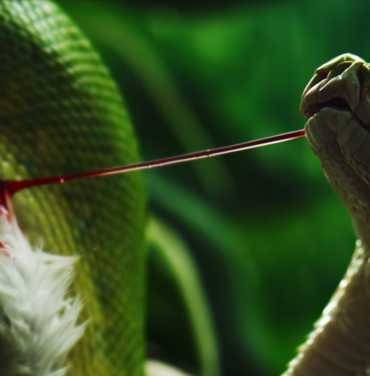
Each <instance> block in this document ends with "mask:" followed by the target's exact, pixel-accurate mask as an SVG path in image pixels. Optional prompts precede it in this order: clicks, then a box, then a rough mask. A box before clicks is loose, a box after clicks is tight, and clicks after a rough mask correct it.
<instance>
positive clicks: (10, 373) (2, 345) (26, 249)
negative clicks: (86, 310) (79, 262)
mask: <svg viewBox="0 0 370 376" xmlns="http://www.w3.org/2000/svg"><path fill="white" fill-rule="evenodd" d="M76 259H77V258H76V257H66V256H56V255H51V254H48V253H45V252H43V251H42V250H41V249H32V248H31V246H30V244H29V242H28V240H27V239H26V238H25V236H24V235H23V233H22V232H21V230H20V229H19V227H18V224H17V222H16V220H15V218H14V219H13V220H11V221H10V222H9V221H8V220H7V219H5V218H4V217H3V216H2V215H0V375H1V376H18V375H32V376H63V375H65V373H66V371H67V368H66V365H65V360H66V356H67V354H68V352H69V350H70V349H71V348H72V347H73V345H74V344H75V343H76V342H77V341H78V339H79V338H80V337H81V336H82V334H83V331H84V327H85V325H76V321H77V318H78V315H79V312H80V310H81V306H82V304H81V300H80V299H78V298H76V299H71V298H68V297H67V296H66V295H67V292H68V288H69V286H70V283H71V278H72V271H73V265H74V263H75V262H76Z"/></svg>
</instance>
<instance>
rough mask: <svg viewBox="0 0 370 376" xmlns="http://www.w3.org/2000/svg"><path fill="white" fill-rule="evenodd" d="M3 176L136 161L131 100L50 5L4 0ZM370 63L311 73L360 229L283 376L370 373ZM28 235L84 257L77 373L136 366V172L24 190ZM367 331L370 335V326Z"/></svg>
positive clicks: (317, 148)
mask: <svg viewBox="0 0 370 376" xmlns="http://www.w3.org/2000/svg"><path fill="white" fill-rule="evenodd" d="M0 67H1V75H0V129H1V131H0V155H1V159H0V173H1V177H2V179H24V178H36V177H43V176H52V175H57V174H58V175H59V174H68V173H73V172H79V171H86V170H93V169H98V168H104V167H112V166H114V165H122V164H131V163H135V162H137V161H138V159H139V153H138V145H137V142H136V138H135V134H134V132H133V129H132V127H131V125H130V120H129V117H128V114H127V112H126V111H125V105H124V102H123V101H122V98H121V96H120V95H119V93H118V90H117V88H116V86H115V84H114V82H113V80H112V78H111V77H110V74H109V73H108V71H107V70H106V68H105V67H104V65H103V64H102V62H101V61H100V58H99V57H98V55H97V54H96V53H95V52H94V50H93V48H92V47H91V45H90V44H89V42H88V41H87V39H86V38H85V37H84V36H83V35H82V34H81V32H80V31H79V30H78V29H77V28H76V27H75V26H74V25H73V23H72V22H71V21H70V20H69V19H68V17H67V16H66V15H64V13H63V12H62V11H61V10H60V9H59V8H58V7H57V6H56V5H55V4H53V3H52V2H49V1H46V0H44V1H27V0H24V1H4V0H3V1H0ZM369 87H370V68H369V65H367V64H366V63H365V62H364V61H363V60H362V59H360V58H358V57H356V56H354V55H350V54H346V55H343V56H340V57H338V58H336V59H334V60H332V61H330V62H329V63H327V64H325V65H324V66H322V67H321V68H319V69H318V70H317V71H316V74H315V76H314V78H313V79H312V80H311V82H310V83H309V84H308V86H307V88H306V90H305V92H304V94H303V99H302V108H301V110H302V113H303V114H304V115H305V116H306V117H307V118H308V119H309V120H308V122H307V124H306V134H307V139H308V142H309V145H310V146H311V148H312V149H313V151H314V153H315V154H316V155H317V156H318V157H319V158H320V160H321V163H322V166H323V169H324V171H325V174H326V176H327V178H328V180H329V182H330V183H331V185H332V186H333V188H334V190H335V191H336V192H337V193H338V195H339V196H340V198H341V199H342V201H343V202H344V204H345V205H346V207H347V208H348V210H349V212H350V214H351V216H352V218H353V223H354V227H355V231H356V234H357V236H358V238H359V240H358V242H357V245H356V251H355V254H354V256H353V259H352V262H351V264H350V266H349V268H348V271H347V273H346V275H345V277H344V279H343V281H342V282H341V283H340V285H339V287H338V290H337V292H336V293H335V295H334V296H333V298H332V300H331V302H330V303H329V305H328V306H327V308H326V309H325V311H324V313H323V316H322V318H321V319H320V320H319V321H318V322H317V324H316V328H315V330H314V331H313V333H312V334H311V335H310V336H309V338H308V341H307V342H306V343H305V344H304V345H302V346H301V348H300V352H299V354H298V356H297V358H296V359H294V360H293V361H292V362H291V363H290V365H289V369H288V370H287V371H286V373H285V374H284V375H286V376H288V375H297V376H298V375H304V376H307V375H309V376H311V375H315V376H323V375H325V376H331V375H333V376H350V375H353V376H354V375H356V376H362V375H364V376H365V375H369V374H370V331H369V330H368V328H369V325H370V288H369V286H370V281H369V278H370V266H369V265H370V261H369V260H370V259H369V256H370V214H369V213H370V189H369V184H370V178H369V176H370V153H369V147H368V142H369V132H368V128H369V126H370V115H369V114H370V99H369V98H370V97H369V95H368V94H367V92H368V89H369ZM14 205H15V211H16V214H17V217H18V220H19V222H20V225H21V228H22V229H23V230H24V232H25V233H26V235H27V237H28V238H29V239H30V241H31V243H37V242H40V236H41V237H42V239H43V242H44V246H45V248H47V249H48V250H51V251H52V252H54V253H57V254H63V255H75V254H78V255H79V256H80V261H79V263H78V267H77V271H76V277H75V280H74V283H73V287H72V289H73V293H78V294H81V295H82V296H83V299H84V300H85V304H84V308H83V312H82V315H81V322H82V321H85V320H87V319H88V320H89V323H88V326H87V329H86V332H85V335H84V336H83V338H82V339H81V340H80V341H79V342H78V344H77V345H76V346H75V348H74V349H73V350H72V353H71V354H70V357H69V362H70V363H71V364H72V365H73V368H72V370H73V371H72V372H70V374H73V375H75V376H78V375H81V376H82V375H94V376H107V375H109V376H114V375H130V376H136V375H142V374H143V372H144V371H143V364H144V343H145V341H144V305H143V302H144V293H145V287H144V286H145V266H144V265H145V262H144V261H145V260H144V244H143V243H144V225H145V217H146V199H145V190H144V183H143V178H142V175H141V174H140V173H131V174H127V175H124V176H114V177H108V178H104V179H93V180H88V181H76V182H71V183H69V184H67V185H61V186H46V187H39V188H34V189H30V190H26V191H24V192H22V193H20V194H19V195H17V196H16V198H15V202H14ZM365 328H366V329H367V330H365Z"/></svg>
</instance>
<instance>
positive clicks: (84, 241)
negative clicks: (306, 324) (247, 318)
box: [0, 0, 145, 376]
mask: <svg viewBox="0 0 370 376" xmlns="http://www.w3.org/2000/svg"><path fill="white" fill-rule="evenodd" d="M0 69H1V74H0V162H1V164H0V174H1V176H2V178H3V179H14V178H17V179H20V178H36V177H43V176H49V175H56V174H61V173H72V172H78V171H87V170H93V169H97V168H104V167H112V166H115V165H123V164H129V163H134V162H137V161H138V151H137V144H136V141H135V136H134V134H133V131H132V128H131V125H130V121H129V118H128V115H127V113H126V111H125V107H124V104H123V102H122V99H121V97H120V95H119V94H118V91H117V88H116V86H115V84H114V83H113V81H112V79H111V78H110V75H109V73H108V72H107V71H106V69H105V68H104V66H103V65H102V63H101V61H100V59H99V57H98V56H97V55H96V53H95V52H94V50H93V49H92V48H91V46H90V44H89V42H88V41H87V40H86V38H85V37H84V36H83V35H82V34H81V33H80V32H79V30H78V29H77V28H76V27H75V26H74V25H73V24H72V22H71V21H70V20H69V19H68V18H67V17H66V16H65V15H64V14H63V13H62V12H61V10H60V9H59V8H58V7H56V6H55V5H54V4H52V3H50V2H48V1H45V0H43V1H28V0H26V1H1V2H0ZM15 210H16V214H17V217H18V219H19V222H20V224H21V227H22V228H23V229H24V231H25V232H26V234H27V235H28V236H29V238H30V240H31V242H32V243H40V241H43V243H44V248H45V249H47V250H48V251H51V252H53V253H58V254H70V255H74V254H79V255H80V256H81V259H80V262H79V267H78V268H77V272H76V279H75V283H74V290H75V291H74V292H77V293H79V294H81V295H82V297H83V299H84V300H85V302H86V304H85V309H84V312H83V315H82V318H81V321H82V320H86V319H87V318H89V319H90V323H89V325H88V329H87V331H86V334H85V336H84V338H83V339H82V340H81V341H80V342H79V344H78V345H77V347H76V348H75V350H74V351H73V353H72V354H71V358H70V360H71V364H72V369H71V371H70V374H71V375H74V376H78V375H81V376H82V375H83V376H86V375H94V376H114V375H129V376H135V375H141V374H142V372H143V360H144V348H143V346H144V338H143V322H144V317H143V315H144V307H143V294H144V255H143V226H144V223H145V194H144V186H143V179H142V175H141V174H140V173H132V174H128V175H126V176H114V177H113V176H112V177H107V178H99V179H93V180H85V181H76V182H72V183H69V184H66V185H61V186H47V187H40V188H33V189H30V190H28V191H25V192H21V193H19V194H17V195H16V197H15Z"/></svg>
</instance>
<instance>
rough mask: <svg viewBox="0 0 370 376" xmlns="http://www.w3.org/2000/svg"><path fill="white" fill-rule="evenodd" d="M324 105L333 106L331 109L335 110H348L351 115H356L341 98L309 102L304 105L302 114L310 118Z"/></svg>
mask: <svg viewBox="0 0 370 376" xmlns="http://www.w3.org/2000/svg"><path fill="white" fill-rule="evenodd" d="M302 107H304V106H302ZM326 107H329V108H333V109H336V110H341V111H348V112H350V113H351V114H352V115H353V116H356V115H355V114H354V113H353V111H352V110H351V107H350V106H349V104H348V103H347V101H346V100H345V99H343V98H333V99H330V100H328V101H326V102H323V103H314V104H311V105H309V106H307V107H304V113H303V116H304V117H305V118H307V119H310V118H312V117H313V116H314V115H316V114H317V113H319V112H320V111H321V110H322V109H323V108H326ZM302 110H303V108H302ZM302 112H303V111H302Z"/></svg>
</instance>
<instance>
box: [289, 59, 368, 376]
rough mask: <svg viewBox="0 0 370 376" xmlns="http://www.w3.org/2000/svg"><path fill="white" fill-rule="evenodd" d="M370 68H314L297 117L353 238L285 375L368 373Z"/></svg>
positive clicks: (341, 63) (351, 64)
mask: <svg viewBox="0 0 370 376" xmlns="http://www.w3.org/2000/svg"><path fill="white" fill-rule="evenodd" d="M369 87H370V66H369V65H368V64H367V63H365V62H364V61H363V60H362V59H360V58H359V57H357V56H354V55H350V54H345V55H342V56H339V57H338V58H335V59H333V60H331V61H330V62H328V63H327V64H325V65H323V66H322V67H320V68H318V69H317V70H316V74H315V76H314V77H313V79H312V80H311V81H310V83H309V84H308V86H307V87H306V89H305V91H304V93H303V98H302V105H301V112H302V113H303V114H304V115H305V116H306V117H307V118H308V119H309V120H308V122H307V123H306V126H305V129H306V135H307V140H308V143H309V145H310V147H311V148H312V150H313V151H314V153H315V154H316V155H317V156H318V157H319V158H320V161H321V164H322V167H323V169H324V172H325V175H326V177H327V178H328V180H329V182H330V184H331V186H332V187H333V189H334V190H335V192H336V193H337V194H338V195H339V197H340V198H341V200H342V201H343V203H344V204H345V206H346V207H347V209H348V211H349V213H350V215H351V217H352V220H353V225H354V228H355V231H356V234H357V236H358V241H357V243H356V249H355V253H354V255H353V258H352V261H351V263H350V265H349V267H348V270H347V272H346V274H345V276H344V278H343V280H342V281H341V282H340V284H339V287H338V289H337V291H336V292H335V294H334V296H333V297H332V299H331V301H330V302H329V304H328V306H327V307H326V308H325V310H324V312H323V315H322V317H321V318H320V319H319V321H318V322H317V323H316V325H315V330H314V331H313V332H312V333H311V334H310V336H309V338H308V341H307V342H306V343H305V344H304V345H303V346H301V348H300V352H299V354H298V356H297V357H296V359H294V360H293V361H292V362H291V363H290V366H289V369H288V371H287V372H286V373H285V374H284V375H285V376H288V375H289V376H293V375H294V376H297V375H305V376H311V375H312V376H313V375H315V376H321V375H326V376H355V375H356V376H362V375H364V376H365V375H369V374H370V330H369V328H370V186H369V185H370V178H369V176H370V148H369V142H370V135H369V127H370V96H369V92H368V91H369Z"/></svg>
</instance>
